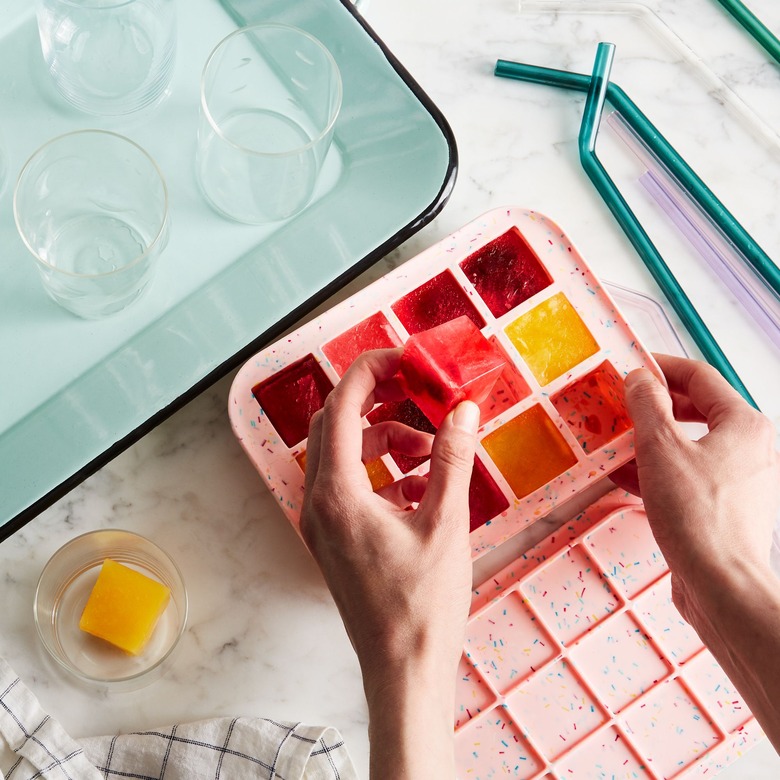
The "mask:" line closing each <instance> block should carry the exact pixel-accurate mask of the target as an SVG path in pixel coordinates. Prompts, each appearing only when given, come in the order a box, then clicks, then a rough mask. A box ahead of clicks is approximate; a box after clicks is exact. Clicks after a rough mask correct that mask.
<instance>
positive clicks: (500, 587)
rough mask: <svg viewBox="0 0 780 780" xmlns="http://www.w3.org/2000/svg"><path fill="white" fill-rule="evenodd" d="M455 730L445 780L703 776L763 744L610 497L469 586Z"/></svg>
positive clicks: (639, 516)
mask: <svg viewBox="0 0 780 780" xmlns="http://www.w3.org/2000/svg"><path fill="white" fill-rule="evenodd" d="M455 731H456V734H455V750H456V759H457V777H458V780H489V779H490V778H497V777H513V778H515V779H516V780H671V779H672V778H674V780H693V778H708V777H713V776H714V775H716V774H717V773H718V770H719V769H721V768H722V767H724V766H726V765H727V764H729V763H731V762H733V761H734V760H735V759H736V758H738V757H739V756H740V755H742V753H744V752H745V751H746V750H747V749H748V748H750V747H752V746H753V745H754V744H755V743H756V742H757V741H758V740H760V739H762V738H763V732H762V731H761V729H760V727H759V726H758V724H757V723H756V721H755V719H754V718H753V716H752V715H751V713H750V711H749V710H748V708H747V706H746V705H745V703H744V701H743V700H742V697H741V696H740V695H739V693H737V691H736V689H735V687H734V686H733V684H732V683H731V682H730V681H729V679H728V678H727V677H726V675H725V673H724V672H723V670H722V669H721V668H720V666H719V665H718V664H717V662H716V661H715V659H714V658H713V656H712V655H711V654H710V653H709V651H708V650H707V649H706V648H705V647H704V645H703V644H702V642H701V640H700V639H699V637H698V635H697V634H696V632H695V631H694V630H693V629H692V628H691V627H690V626H689V625H688V624H687V623H686V622H685V620H683V618H682V616H681V615H680V613H679V612H678V611H677V609H676V608H675V606H674V604H673V603H672V597H671V575H670V574H669V570H668V568H667V566H666V562H665V561H664V559H663V556H662V555H661V551H660V550H659V549H658V546H657V545H656V543H655V540H654V539H653V535H652V532H651V530H650V526H649V524H648V521H647V516H646V515H645V512H644V509H643V507H642V505H641V503H640V502H639V501H638V500H637V499H635V498H634V497H633V496H629V495H627V494H625V493H623V492H622V491H617V490H614V491H612V492H611V493H609V494H607V495H606V496H604V497H603V498H601V499H599V500H598V501H597V502H595V503H594V504H592V505H591V506H590V507H588V509H587V510H585V512H583V513H582V514H580V515H578V516H577V517H576V518H574V519H573V520H572V521H571V522H569V523H567V524H566V525H564V526H562V527H561V528H559V529H558V530H556V531H555V532H554V533H553V534H551V535H550V536H548V537H547V538H546V539H545V540H543V541H542V542H540V543H539V544H538V545H537V546H536V547H534V548H532V549H531V550H529V551H527V552H526V553H525V554H523V555H521V556H520V557H519V558H518V559H517V560H516V561H514V562H513V563H512V564H511V565H509V566H507V567H506V568H505V569H503V570H502V571H501V572H500V573H499V574H497V575H495V576H494V577H491V578H490V579H488V580H487V581H486V582H484V583H483V584H482V585H481V586H480V587H479V588H477V589H476V590H475V592H474V596H473V601H472V608H471V614H470V617H469V623H468V627H467V629H466V642H465V648H464V655H463V658H462V660H461V666H460V669H459V672H458V688H457V695H456V710H455Z"/></svg>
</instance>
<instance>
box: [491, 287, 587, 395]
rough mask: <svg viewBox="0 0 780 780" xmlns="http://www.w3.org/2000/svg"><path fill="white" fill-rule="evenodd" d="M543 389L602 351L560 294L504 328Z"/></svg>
mask: <svg viewBox="0 0 780 780" xmlns="http://www.w3.org/2000/svg"><path fill="white" fill-rule="evenodd" d="M505 331H506V334H507V336H509V339H510V341H511V342H512V344H514V346H515V347H516V348H517V351H518V352H519V353H520V355H521V356H522V358H523V360H525V362H526V363H527V364H528V367H529V368H530V369H531V371H532V372H533V374H534V376H535V377H536V379H537V381H538V382H539V384H540V385H542V386H544V385H546V384H549V383H550V382H552V381H553V379H556V378H557V377H559V376H560V375H561V374H563V373H565V372H566V371H568V370H569V369H571V368H574V366H576V365H577V364H578V363H581V362H582V361H583V360H585V359H586V358H589V357H590V356H591V355H594V354H595V353H596V352H598V350H599V345H598V344H597V343H596V340H595V339H594V338H593V336H592V335H591V332H590V331H589V330H588V328H587V326H586V325H585V323H584V322H583V321H582V319H581V317H580V315H579V314H577V312H576V310H575V309H574V307H573V306H572V305H571V303H569V301H568V299H567V298H566V296H565V295H564V294H563V293H557V294H556V295H553V296H552V297H551V298H548V299H547V300H546V301H543V302H542V303H540V304H539V305H538V306H535V307H534V308H533V309H531V310H530V311H528V312H526V313H525V314H523V315H522V316H520V317H518V318H517V319H516V320H515V321H514V322H512V323H510V324H509V325H507V327H506V328H505Z"/></svg>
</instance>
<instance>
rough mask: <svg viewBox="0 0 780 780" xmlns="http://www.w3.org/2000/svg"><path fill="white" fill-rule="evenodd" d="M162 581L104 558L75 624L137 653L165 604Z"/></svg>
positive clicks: (166, 590)
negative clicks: (85, 603)
mask: <svg viewBox="0 0 780 780" xmlns="http://www.w3.org/2000/svg"><path fill="white" fill-rule="evenodd" d="M170 595H171V591H170V589H169V588H167V587H166V586H165V585H163V584H162V583H160V582H157V580H153V579H152V578H151V577H147V576H146V575H145V574H142V573H141V572H139V571H136V570H135V569H131V568H129V567H128V566H125V565H123V564H121V563H117V562H116V561H112V560H111V559H110V558H107V559H106V560H105V561H103V566H102V568H101V569H100V574H99V575H98V578H97V582H95V586H94V587H93V588H92V593H90V596H89V599H88V601H87V605H86V606H85V607H84V612H83V613H82V615H81V620H80V621H79V628H80V629H81V630H82V631H86V632H87V633H88V634H92V635H94V636H97V637H100V638H101V639H105V640H106V641H107V642H110V643H111V644H112V645H116V647H119V648H121V649H122V650H124V651H125V652H127V653H131V654H132V655H139V654H140V653H141V651H142V650H143V649H144V647H146V644H147V642H148V641H149V640H150V639H151V637H152V633H153V632H154V628H155V626H156V625H157V621H158V620H159V619H160V616H161V615H162V613H163V612H164V611H165V607H166V606H167V605H168V600H169V599H170Z"/></svg>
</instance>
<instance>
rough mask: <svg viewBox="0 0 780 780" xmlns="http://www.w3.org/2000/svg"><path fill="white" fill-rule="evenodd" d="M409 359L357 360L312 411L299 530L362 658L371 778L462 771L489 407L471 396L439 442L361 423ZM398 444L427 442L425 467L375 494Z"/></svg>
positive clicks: (412, 451)
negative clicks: (456, 757)
mask: <svg viewBox="0 0 780 780" xmlns="http://www.w3.org/2000/svg"><path fill="white" fill-rule="evenodd" d="M400 359H401V350H400V349H395V350H377V351H373V352H368V353H365V354H364V355H362V356H361V357H359V358H358V359H357V360H356V361H355V363H354V364H353V365H352V366H351V367H350V369H349V370H348V371H347V372H346V373H345V375H344V377H343V378H342V380H341V382H340V383H339V384H338V385H337V386H336V388H335V389H334V390H333V391H332V392H331V393H330V395H329V396H328V398H327V400H326V402H325V408H324V409H323V410H322V411H321V412H319V413H318V414H317V415H315V417H314V419H313V420H312V423H311V427H310V430H309V444H308V450H307V461H306V484H305V494H304V503H303V509H302V513H301V533H302V535H303V538H304V540H305V542H306V544H307V545H308V546H309V549H310V550H311V552H312V554H313V556H314V558H315V559H316V561H317V563H318V564H319V566H320V568H321V569H322V572H323V575H324V576H325V580H326V582H327V584H328V587H329V588H330V590H331V593H332V594H333V598H334V600H335V602H336V605H337V606H338V608H339V612H340V613H341V617H342V619H343V621H344V625H345V627H346V630H347V633H348V634H349V637H350V640H351V641H352V645H353V647H354V648H355V652H356V653H357V656H358V660H359V661H360V666H361V670H362V673H363V680H364V687H365V690H366V698H367V700H368V705H369V716H370V721H371V724H370V730H371V735H372V751H371V767H372V771H371V777H372V778H378V777H384V776H385V775H384V774H382V773H383V772H384V771H387V772H388V774H387V775H386V776H387V777H390V776H392V777H405V776H407V774H408V776H409V777H427V778H431V779H432V780H433V778H438V777H442V778H445V777H447V778H451V777H452V776H453V775H454V768H453V764H452V721H453V711H454V692H455V675H456V672H457V665H458V662H459V660H460V655H461V652H462V648H463V638H464V631H465V624H466V620H467V617H468V610H469V604H470V598H471V549H470V544H469V510H468V488H469V482H470V478H471V470H472V466H473V461H474V451H475V447H476V431H477V427H478V423H479V409H478V407H477V406H476V405H475V404H472V403H470V402H464V403H462V404H461V405H459V406H458V407H457V408H456V409H455V410H454V412H451V413H450V414H449V415H448V416H447V418H446V419H445V420H444V422H443V423H442V424H441V426H440V427H439V430H438V432H437V433H436V436H435V438H434V437H432V436H430V435H429V434H425V433H421V432H419V431H414V430H413V429H411V428H408V427H406V426H404V425H401V424H399V423H383V424H380V425H375V426H371V427H369V428H367V429H363V427H362V425H361V417H362V416H363V415H364V414H366V413H367V412H368V411H370V409H371V408H372V407H373V405H374V403H376V402H381V401H387V400H399V399H400V398H402V397H403V395H402V393H401V391H400V388H399V387H398V385H397V383H396V382H394V381H393V379H392V377H393V376H394V375H395V374H396V372H397V371H398V367H399V365H400ZM390 449H393V450H398V451H401V452H405V453H406V454H409V455H423V454H428V453H429V452H430V453H431V466H430V474H429V477H428V478H427V479H426V478H424V477H417V476H411V477H406V478H405V479H402V480H400V481H398V482H396V483H394V484H393V485H391V486H389V488H387V489H385V490H384V491H380V492H379V493H374V492H373V490H372V488H371V483H370V482H369V479H368V476H367V474H366V471H365V468H364V466H363V461H367V460H371V459H373V458H376V457H378V456H379V455H381V454H383V453H386V452H388V451H389V450H390ZM418 502H419V505H418V507H417V509H414V510H409V509H408V507H409V505H410V504H412V503H418ZM384 753H387V756H385V755H384ZM390 755H392V761H390V760H387V759H388V757H389V756H390ZM420 761H422V762H424V765H423V764H420V763H419V762H420Z"/></svg>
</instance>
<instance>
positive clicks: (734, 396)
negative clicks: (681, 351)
mask: <svg viewBox="0 0 780 780" xmlns="http://www.w3.org/2000/svg"><path fill="white" fill-rule="evenodd" d="M654 357H655V359H656V360H657V361H658V365H659V366H660V367H661V370H662V371H663V372H664V376H665V377H666V381H667V383H668V385H669V392H670V393H672V394H675V395H678V396H680V397H682V398H687V399H689V400H690V402H691V404H692V405H693V407H694V408H695V409H697V410H698V411H699V412H700V413H701V414H702V415H703V416H704V418H705V419H706V421H707V425H708V426H709V428H710V430H712V429H714V428H716V427H717V426H719V425H721V424H723V423H724V422H725V421H726V420H728V419H729V418H731V417H733V416H734V415H735V414H741V413H743V412H746V411H753V409H752V407H751V406H750V405H749V404H748V403H747V401H745V399H744V398H743V397H742V396H741V395H740V394H739V393H738V392H737V391H736V390H735V389H734V388H733V387H732V386H731V385H730V384H729V383H728V382H727V381H726V379H725V378H724V377H723V375H722V374H721V373H720V372H719V371H718V370H717V369H716V368H713V367H712V366H711V365H709V363H703V362H702V361H700V360H689V359H687V358H680V357H674V356H672V355H655V356H654Z"/></svg>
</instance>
